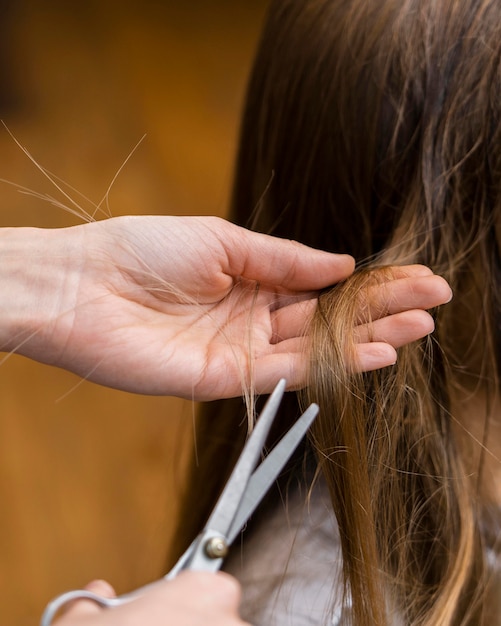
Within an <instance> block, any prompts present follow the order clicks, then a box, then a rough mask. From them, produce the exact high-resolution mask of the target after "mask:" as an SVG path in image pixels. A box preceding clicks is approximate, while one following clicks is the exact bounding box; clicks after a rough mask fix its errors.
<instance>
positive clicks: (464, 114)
mask: <svg viewBox="0 0 501 626" xmlns="http://www.w3.org/2000/svg"><path fill="white" fill-rule="evenodd" d="M232 204H233V212H232V217H233V218H234V220H235V221H237V222H239V223H241V224H243V225H246V226H251V227H253V228H255V229H257V230H261V231H265V232H270V233H273V234H275V235H278V236H283V237H287V238H294V239H298V240H300V241H302V242H304V243H307V244H309V245H311V246H314V247H318V248H323V249H327V250H331V251H335V252H348V253H350V254H353V255H354V256H355V257H356V258H357V260H359V261H362V262H363V263H362V264H363V265H364V266H366V267H367V268H371V267H377V266H379V265H388V264H401V263H424V264H426V265H429V266H430V267H431V268H432V269H433V270H434V271H435V272H437V273H440V274H442V275H443V276H445V278H447V279H448V280H449V282H450V284H451V286H452V288H453V291H454V293H455V298H454V301H453V303H452V304H450V305H448V306H447V307H445V308H444V309H443V310H441V311H439V312H438V314H437V319H436V333H435V337H436V340H435V341H433V342H432V343H428V344H427V343H423V344H419V345H414V346H410V347H409V348H407V349H405V350H403V351H401V353H400V355H399V361H398V364H397V366H396V367H395V368H391V369H390V370H386V371H383V372H379V373H375V374H371V375H369V376H363V377H357V376H353V375H351V374H350V373H349V372H346V371H345V370H344V369H343V367H342V362H341V363H338V362H336V359H337V360H339V358H338V357H339V355H340V354H342V353H343V350H345V349H346V348H347V346H346V343H347V341H348V342H349V341H350V337H351V335H350V328H352V327H353V323H354V319H353V316H354V315H355V314H356V311H355V308H356V307H354V306H351V305H350V301H351V299H353V294H354V290H355V292H356V291H357V289H359V290H361V289H362V288H365V286H366V285H367V282H370V281H372V280H381V274H378V272H373V273H370V272H369V273H366V274H362V275H358V276H355V277H354V278H353V281H347V284H346V285H343V286H341V287H340V288H339V289H338V290H333V291H332V292H330V293H327V294H324V295H323V296H322V298H321V301H320V306H319V312H318V315H317V317H316V319H315V320H314V323H313V332H314V343H313V347H312V372H311V376H310V385H309V390H308V393H309V395H310V397H311V399H313V400H316V401H318V402H319V403H320V404H321V412H320V415H321V419H320V420H317V421H318V422H319V423H318V425H317V430H316V433H315V435H314V438H315V441H314V445H315V447H316V448H317V449H318V450H319V456H318V458H319V464H320V465H321V467H322V469H323V471H324V474H325V476H326V480H327V482H328V484H329V486H330V490H331V497H332V503H333V508H334V510H335V512H336V517H337V519H338V523H339V528H340V534H341V541H342V546H343V559H344V563H345V581H346V588H347V589H349V591H350V593H351V594H352V596H353V601H354V608H355V612H354V615H355V618H354V619H355V623H356V624H360V625H367V626H368V625H369V624H385V623H387V619H388V612H389V610H390V609H389V606H388V601H387V599H388V597H389V596H388V593H387V590H388V589H390V590H391V592H390V595H391V596H392V598H394V601H395V605H396V607H397V611H398V612H400V614H401V615H402V616H403V619H404V622H405V623H408V624H416V625H417V624H423V625H424V624H426V625H428V626H431V625H433V626H436V625H437V624H441V625H442V624H443V625H448V624H479V623H485V624H488V623H494V622H493V620H492V619H491V618H490V617H488V605H489V601H488V600H486V597H487V596H486V588H487V583H486V577H487V576H488V568H487V565H486V558H485V550H486V541H487V540H486V538H485V533H484V532H483V530H482V527H483V524H484V521H483V520H484V518H485V511H486V509H487V508H488V506H489V505H490V504H492V503H491V502H490V501H489V499H490V497H491V496H490V492H489V490H488V489H487V488H484V484H483V483H484V473H483V470H484V466H485V457H486V456H488V455H489V454H490V452H489V450H488V447H489V445H490V440H489V432H488V431H489V427H490V425H491V422H492V421H493V420H494V419H500V416H499V415H497V414H496V411H497V412H499V375H498V370H499V359H500V354H501V340H500V336H501V329H500V321H499V320H500V309H501V294H500V293H499V280H498V278H499V275H500V273H501V261H500V256H501V255H500V247H501V3H499V1H498V0H461V2H457V1H456V0H275V1H273V2H272V3H271V7H270V10H269V15H268V19H267V22H266V24H265V28H264V32H263V35H262V40H261V43H260V46H259V49H258V54H257V57H256V62H255V65H254V70H253V73H252V76H251V80H250V84H249V90H248V97H247V103H246V109H245V113H244V118H243V125H242V134H241V143H240V150H239V156H238V162H237V169H236V176H235V186H234V194H233V203H232ZM385 271H387V270H385ZM382 275H383V276H384V272H383V274H382ZM383 279H384V278H383ZM334 320H335V321H336V324H333V321H334ZM338 322H339V323H338ZM348 348H349V346H348ZM472 396H474V397H480V398H481V401H480V402H479V403H477V404H475V407H476V408H475V411H474V412H475V415H474V416H473V417H474V419H472V418H471V416H467V415H465V414H464V413H465V412H464V410H462V407H463V405H464V403H463V399H464V398H470V397H472ZM478 406H481V407H482V408H481V410H479V411H478V410H477V409H478ZM493 407H494V408H493ZM477 413H480V414H477ZM464 432H466V433H467V434H468V435H469V434H470V433H473V434H472V436H471V437H469V436H467V437H464V436H462V435H461V433H464ZM474 440H475V441H476V442H477V443H478V445H476V444H475V445H473V444H471V441H474ZM470 444H471V445H470ZM332 450H336V451H337V453H336V457H335V460H336V462H335V463H332V462H329V459H331V454H330V452H332ZM326 451H330V452H329V453H327V452H326ZM472 451H473V452H472ZM471 476H473V479H472V478H471ZM496 504H499V503H496ZM496 524H499V518H498V519H497V521H496ZM491 547H492V546H491ZM390 604H391V603H390ZM390 608H391V607H390ZM390 612H391V611H390ZM489 620H491V621H489Z"/></svg>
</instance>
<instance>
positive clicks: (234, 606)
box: [55, 572, 249, 626]
mask: <svg viewBox="0 0 501 626" xmlns="http://www.w3.org/2000/svg"><path fill="white" fill-rule="evenodd" d="M86 589H88V590H90V591H93V592H94V593H97V594H99V595H103V596H105V597H113V596H114V595H115V592H114V591H113V589H112V588H111V587H110V585H109V584H108V583H106V582H104V581H94V582H92V583H90V584H89V585H87V587H86ZM239 604H240V586H239V584H238V583H237V581H236V580H235V579H234V578H232V577H231V576H229V575H228V574H224V573H222V572H219V573H217V574H212V573H208V572H182V573H181V574H180V575H179V576H178V577H177V578H175V579H174V580H172V581H169V582H166V581H162V582H159V583H157V584H156V585H155V586H154V587H153V588H150V589H148V591H146V592H145V594H144V595H143V596H141V597H139V598H138V599H137V600H134V601H133V602H131V603H130V604H127V605H123V606H121V607H117V608H113V609H101V608H99V607H98V606H97V605H96V604H94V603H92V602H89V601H85V600H80V601H78V602H75V603H74V604H73V605H72V607H71V608H70V609H69V610H68V611H67V612H66V613H65V615H64V616H63V617H61V619H59V620H57V621H56V622H55V623H56V624H57V626H137V625H138V624H141V625H147V626H171V625H173V624H175V625H176V626H246V625H247V626H249V625H248V624H247V622H243V621H242V620H241V619H240V618H239V616H238V606H239Z"/></svg>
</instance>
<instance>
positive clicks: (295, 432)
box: [40, 380, 318, 626]
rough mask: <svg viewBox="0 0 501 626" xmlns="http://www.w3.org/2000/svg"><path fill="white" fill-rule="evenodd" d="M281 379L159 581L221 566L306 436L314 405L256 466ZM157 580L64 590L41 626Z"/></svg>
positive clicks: (113, 602)
mask: <svg viewBox="0 0 501 626" xmlns="http://www.w3.org/2000/svg"><path fill="white" fill-rule="evenodd" d="M285 384H286V383H285V380H281V381H280V382H279V383H278V385H277V386H276V387H275V390H274V391H273V393H272V394H271V396H270V397H269V399H268V401H267V403H266V404H265V406H264V408H263V411H262V413H261V415H260V417H259V419H258V420H257V422H256V426H255V428H254V430H253V432H252V434H251V436H250V437H249V439H248V440H247V443H246V444H245V446H244V449H243V450H242V453H241V455H240V458H239V459H238V461H237V463H236V465H235V467H234V469H233V472H232V474H231V476H230V478H229V479H228V482H227V483H226V486H225V488H224V490H223V492H222V493H221V495H220V497H219V499H218V501H217V503H216V506H215V507H214V510H213V511H212V513H211V515H210V517H209V519H208V521H207V523H206V525H205V528H204V529H203V531H202V532H201V533H200V534H199V535H198V537H197V538H196V539H195V540H194V541H193V542H192V544H191V545H190V546H189V548H188V549H187V550H186V552H185V553H184V554H183V555H182V556H181V558H180V559H179V561H178V562H177V563H176V565H175V566H174V567H173V568H172V570H171V571H170V572H169V573H168V574H166V575H165V576H164V577H163V579H162V580H170V579H172V578H174V577H175V576H177V574H179V572H181V571H182V570H185V569H189V570H205V571H211V572H216V571H217V570H219V569H220V567H221V565H222V563H223V559H224V558H225V557H226V555H227V554H228V550H229V547H230V545H231V544H232V543H233V541H234V540H235V539H236V537H237V535H238V534H239V533H240V531H241V530H242V528H243V527H244V526H245V524H246V523H247V521H248V519H249V517H250V516H251V515H252V513H253V512H254V511H255V509H256V507H257V506H258V504H259V503H260V502H261V500H262V499H263V497H264V496H265V494H266V493H267V491H268V490H269V488H270V487H271V485H272V484H273V482H274V481H275V479H276V478H277V476H278V474H279V473H280V471H281V469H282V468H283V467H284V465H285V464H286V463H287V461H288V459H289V458H290V457H291V455H292V453H293V452H294V450H295V449H296V448H297V446H298V445H299V442H300V441H301V440H302V439H303V437H304V436H305V434H306V431H307V430H308V428H309V427H310V425H311V424H312V422H313V420H314V419H315V417H316V416H317V414H318V406H317V405H316V404H311V405H310V406H309V407H308V409H306V411H305V412H304V413H303V414H302V415H301V417H300V418H299V419H298V420H297V421H296V423H295V424H294V425H293V426H292V428H291V429H290V430H289V431H288V432H287V433H286V434H285V435H284V436H283V438H282V439H281V440H280V441H279V442H278V444H277V445H276V446H275V447H274V448H273V450H272V451H271V452H270V453H269V454H268V455H267V456H266V457H265V458H264V460H263V461H262V462H261V463H260V465H259V466H258V467H257V469H256V465H257V463H258V460H259V458H260V456H261V454H262V452H263V448H264V445H265V442H266V437H267V435H268V432H269V430H270V427H271V425H272V423H273V420H274V419H275V416H276V414H277V411H278V408H279V406H280V402H281V401H282V397H283V394H284V391H285ZM158 582H159V581H156V582H153V583H150V584H148V585H145V586H144V587H141V588H139V589H136V590H135V591H132V592H130V593H126V594H124V595H122V596H119V597H117V598H104V597H102V596H99V595H97V594H95V593H92V592H91V591H86V590H85V589H78V590H75V591H68V592H66V593H63V594H61V595H60V596H58V597H56V598H55V599H54V600H52V601H51V602H49V604H48V605H47V608H46V609H45V611H44V613H43V615H42V620H41V622H40V626H50V625H51V624H52V621H53V619H54V617H55V616H56V614H57V613H58V612H59V611H60V609H62V608H63V607H64V606H65V605H66V604H68V603H69V602H73V601H74V600H83V599H85V600H91V601H92V602H95V603H96V604H98V605H99V606H101V607H105V608H112V607H116V606H120V605H122V604H125V603H128V602H131V601H133V600H134V599H135V598H137V597H139V596H140V595H142V594H143V593H144V592H145V590H146V589H148V588H150V587H152V586H153V585H155V584H157V583H158Z"/></svg>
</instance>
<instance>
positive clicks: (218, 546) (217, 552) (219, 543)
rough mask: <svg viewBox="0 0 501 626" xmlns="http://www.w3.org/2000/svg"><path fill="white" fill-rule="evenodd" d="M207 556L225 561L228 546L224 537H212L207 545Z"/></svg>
mask: <svg viewBox="0 0 501 626" xmlns="http://www.w3.org/2000/svg"><path fill="white" fill-rule="evenodd" d="M205 554H206V555H207V556H208V557H209V558H211V559H224V558H225V557H226V556H227V555H228V544H227V543H226V540H225V539H224V537H212V538H211V539H209V540H208V541H207V543H206V544H205Z"/></svg>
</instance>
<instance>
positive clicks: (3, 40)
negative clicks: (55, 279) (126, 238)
mask: <svg viewBox="0 0 501 626" xmlns="http://www.w3.org/2000/svg"><path fill="white" fill-rule="evenodd" d="M265 5H266V2H265V1H264V0H252V1H251V0H192V1H191V2H189V3H188V2H185V1H184V0H178V1H174V0H164V1H157V2H154V1H153V0H141V1H139V0H120V2H118V0H87V1H86V2H68V1H67V0H66V1H63V0H60V1H57V0H56V1H55V0H49V1H47V2H42V1H41V0H39V1H34V0H32V1H28V0H10V1H5V0H0V118H1V119H2V120H3V121H4V122H5V124H6V125H7V126H8V128H9V130H10V131H11V132H12V133H13V134H14V135H15V137H16V138H17V139H18V140H19V141H20V143H21V144H23V145H24V146H26V148H27V149H28V150H29V151H30V153H31V154H32V155H33V157H34V158H35V159H36V160H37V161H38V162H39V163H40V164H41V165H43V166H44V167H45V168H47V169H48V170H50V171H51V172H53V173H54V174H56V175H57V176H58V177H60V178H61V179H62V180H64V181H65V182H66V183H68V184H70V185H71V186H73V187H74V188H75V189H76V190H78V192H81V193H82V194H84V195H85V196H86V197H87V198H89V199H90V200H86V199H84V198H83V197H81V196H79V195H78V194H77V193H76V192H72V195H73V197H74V199H75V200H76V201H77V202H78V203H79V204H81V205H82V206H83V208H84V209H85V210H87V211H88V212H92V211H93V204H92V203H93V202H94V203H98V202H99V201H100V200H101V198H102V197H103V195H104V194H105V192H106V190H107V188H108V185H109V184H110V182H111V181H112V179H113V177H114V175H115V173H116V172H117V170H118V169H119V168H120V166H121V165H122V164H123V162H124V161H125V159H126V158H127V156H128V155H129V153H130V152H131V150H132V149H133V148H134V146H135V145H136V144H137V142H138V141H139V140H140V139H141V137H143V135H145V134H146V137H145V139H144V140H143V141H142V143H141V144H140V146H139V147H138V149H137V150H136V151H135V152H134V154H133V155H132V157H131V158H130V160H129V161H128V163H127V164H126V165H125V167H124V170H123V171H122V173H121V174H120V175H119V177H118V179H117V180H116V182H115V183H114V185H113V187H112V189H111V192H110V196H109V205H110V208H111V212H112V214H113V215H121V214H128V213H135V214H138V213H144V214H147V213H156V214H162V213H172V214H216V215H224V214H225V211H226V207H227V199H228V191H229V185H230V180H231V173H232V161H233V157H234V152H235V145H236V136H237V129H238V119H239V115H240V109H241V105H242V100H243V94H244V89H245V83H246V79H247V75H248V71H249V66H250V63H251V59H252V55H253V52H254V48H255V45H256V41H257V37H258V34H259V29H260V26H261V23H262V18H263V15H264V11H265V8H266V7H265ZM0 178H2V179H5V180H7V181H11V182H14V183H17V184H19V185H22V186H23V187H26V188H29V189H32V190H33V191H35V192H37V193H42V194H44V193H50V194H51V195H53V196H55V197H57V199H58V200H61V201H64V202H65V203H66V204H69V203H68V201H67V200H64V199H63V197H62V196H61V195H60V194H58V192H57V190H56V189H54V188H53V187H51V185H50V184H49V183H48V182H47V181H46V180H45V179H44V177H43V176H42V174H41V173H40V172H39V171H38V170H37V169H36V167H35V166H34V164H33V163H31V162H30V160H29V159H28V158H27V157H26V156H25V155H24V154H23V152H22V151H21V150H20V149H19V148H18V147H17V146H16V144H15V142H14V141H13V139H12V138H11V137H10V136H9V134H8V133H7V131H5V130H4V129H3V128H0ZM0 190H1V193H0V198H1V201H0V225H2V226H7V225H12V226H22V225H32V226H43V227H57V226H66V225H71V224H75V223H78V222H79V221H80V220H79V218H77V217H75V216H73V215H71V214H70V213H68V212H65V211H64V210H63V209H61V208H58V207H55V206H52V205H51V204H49V203H47V202H43V201H42V200H40V199H37V198H34V197H31V196H27V195H24V194H21V193H19V191H18V190H17V189H16V188H15V187H13V186H11V185H9V184H7V183H4V182H2V183H0ZM97 217H98V218H100V217H103V215H102V214H98V215H97ZM28 262H29V260H28ZM0 356H4V355H0ZM194 410H195V407H194V406H193V405H192V404H191V403H188V402H182V401H178V400H173V399H168V398H151V397H145V396H133V395H131V394H126V393H122V392H117V391H113V390H108V389H104V388H100V387H98V386H96V385H93V384H91V383H87V382H81V381H80V380H79V379H78V378H77V377H75V376H73V375H71V374H68V373H65V372H62V371H59V370H57V369H54V368H51V367H46V366H42V365H39V364H36V363H30V362H28V361H27V360H26V359H23V358H20V357H10V358H8V359H7V360H5V362H3V363H2V367H1V371H0V499H1V502H2V513H1V516H0V616H1V623H2V624H9V626H36V624H37V623H38V620H39V617H40V614H41V611H42V609H43V606H44V605H45V603H46V601H47V600H48V599H49V598H50V597H52V596H53V595H55V594H57V593H59V592H61V591H63V590H66V589H68V588H73V587H75V586H77V587H78V586H81V585H82V584H84V583H86V582H87V581H88V580H90V579H92V578H95V577H102V578H107V579H109V580H110V581H112V582H113V583H114V584H115V586H116V588H117V590H118V591H119V592H123V591H127V590H130V589H132V588H134V587H137V586H139V585H141V584H143V583H145V582H147V581H149V580H151V579H154V578H156V577H158V576H159V575H160V574H162V572H163V571H164V569H165V564H166V554H167V546H168V543H169V533H170V532H171V530H172V521H173V519H174V518H175V515H176V502H177V498H178V496H179V493H180V492H181V490H182V488H183V462H184V459H185V457H186V451H188V450H189V449H190V447H191V446H192V445H193V444H192V441H193V436H192V433H191V431H190V425H191V420H192V413H193V411H194ZM180 442H181V443H180Z"/></svg>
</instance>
